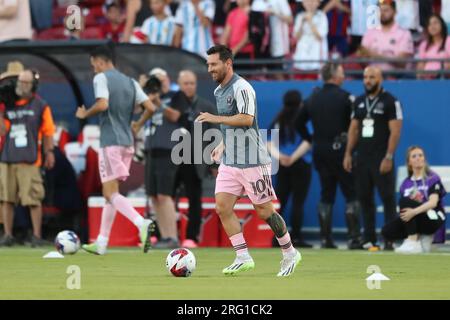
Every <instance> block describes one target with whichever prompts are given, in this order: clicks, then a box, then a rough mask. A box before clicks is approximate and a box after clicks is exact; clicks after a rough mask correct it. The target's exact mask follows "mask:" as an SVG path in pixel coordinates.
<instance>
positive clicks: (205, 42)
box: [175, 0, 216, 58]
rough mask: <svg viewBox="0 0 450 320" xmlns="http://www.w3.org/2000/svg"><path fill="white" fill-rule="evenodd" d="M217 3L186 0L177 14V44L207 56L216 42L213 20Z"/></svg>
mask: <svg viewBox="0 0 450 320" xmlns="http://www.w3.org/2000/svg"><path fill="white" fill-rule="evenodd" d="M215 10H216V5H215V3H214V1H212V0H185V1H183V2H182V3H181V4H180V6H179V7H178V10H177V13H176V15H175V23H176V26H177V27H176V31H175V46H176V47H181V48H182V49H184V50H187V51H190V52H193V53H197V54H199V55H201V56H202V57H204V58H206V51H207V50H208V49H209V48H210V47H211V46H212V45H213V44H214V43H213V39H212V21H213V19H214V13H215Z"/></svg>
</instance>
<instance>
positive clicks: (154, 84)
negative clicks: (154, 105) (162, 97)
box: [143, 76, 161, 94]
mask: <svg viewBox="0 0 450 320" xmlns="http://www.w3.org/2000/svg"><path fill="white" fill-rule="evenodd" d="M143 90H144V92H145V93H146V94H155V93H161V81H159V79H158V78H157V77H156V76H151V77H150V78H149V79H148V80H147V82H146V83H145V85H144V88H143Z"/></svg>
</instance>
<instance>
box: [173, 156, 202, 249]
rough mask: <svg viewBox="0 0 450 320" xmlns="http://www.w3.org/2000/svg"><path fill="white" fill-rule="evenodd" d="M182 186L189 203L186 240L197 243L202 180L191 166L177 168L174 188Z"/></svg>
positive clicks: (182, 165) (184, 165) (185, 165)
mask: <svg viewBox="0 0 450 320" xmlns="http://www.w3.org/2000/svg"><path fill="white" fill-rule="evenodd" d="M180 184H183V185H184V190H185V192H186V197H187V198H188V201H189V211H188V217H189V222H188V225H187V232H186V238H187V239H191V240H194V241H198V235H199V233H200V224H201V212H202V180H201V179H200V178H199V177H198V174H197V171H196V170H195V166H194V165H192V164H181V165H180V166H179V168H178V172H177V177H176V183H175V186H176V188H177V189H178V187H179V186H180Z"/></svg>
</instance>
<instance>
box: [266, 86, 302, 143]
mask: <svg viewBox="0 0 450 320" xmlns="http://www.w3.org/2000/svg"><path fill="white" fill-rule="evenodd" d="M302 103H303V100H302V94H301V93H300V91H298V90H289V91H286V93H285V94H284V96H283V108H282V109H281V111H280V113H278V115H277V116H276V118H275V120H274V121H273V123H272V128H273V127H274V126H275V124H278V125H279V127H280V142H281V143H284V142H287V141H289V142H295V133H296V128H295V120H296V118H297V115H298V112H299V111H300V107H301V105H302Z"/></svg>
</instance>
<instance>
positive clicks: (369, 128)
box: [362, 96, 379, 138]
mask: <svg viewBox="0 0 450 320" xmlns="http://www.w3.org/2000/svg"><path fill="white" fill-rule="evenodd" d="M378 100H379V96H376V98H375V99H374V100H373V102H372V103H369V98H368V97H366V110H367V113H366V118H365V119H364V120H363V122H362V124H363V128H362V137H363V138H372V137H373V134H374V131H375V130H374V125H375V120H374V119H372V116H371V112H372V110H373V108H375V105H376V104H377V102H378Z"/></svg>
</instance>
